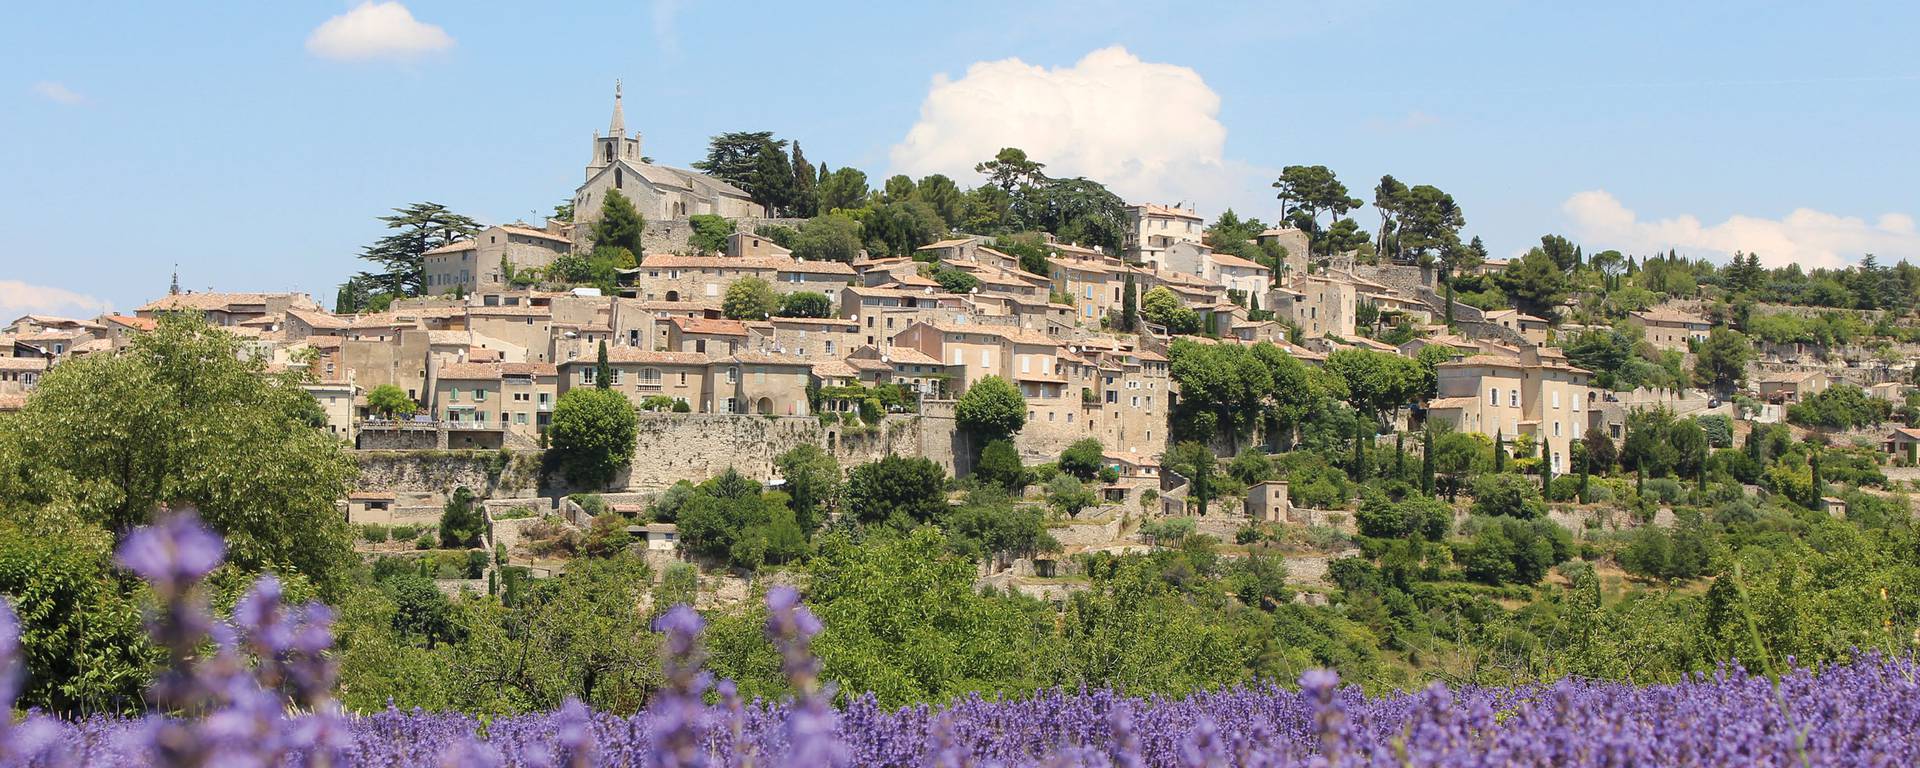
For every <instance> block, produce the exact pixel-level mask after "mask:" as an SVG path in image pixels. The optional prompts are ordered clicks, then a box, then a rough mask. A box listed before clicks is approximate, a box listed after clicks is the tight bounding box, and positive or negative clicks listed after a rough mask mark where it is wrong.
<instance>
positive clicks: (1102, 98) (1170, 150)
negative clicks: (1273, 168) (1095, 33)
mask: <svg viewBox="0 0 1920 768" xmlns="http://www.w3.org/2000/svg"><path fill="white" fill-rule="evenodd" d="M1219 114H1220V96H1219V94H1216V93H1214V91H1213V89H1212V88H1210V87H1208V86H1207V84H1206V82H1205V81H1204V80H1203V79H1201V77H1200V73H1198V72H1195V71H1193V70H1192V69H1189V68H1187V67H1182V66H1177V65H1173V64H1156V63H1152V62H1145V61H1141V60H1140V58H1139V57H1137V56H1134V55H1133V54H1132V53H1129V52H1128V51H1127V49H1125V48H1123V47H1120V46H1113V47H1109V48H1102V49H1100V50H1097V51H1094V52H1092V53H1089V54H1087V55H1086V56H1085V57H1084V58H1082V59H1080V61H1078V62H1076V63H1075V64H1074V65H1073V66H1070V67H1055V68H1051V69H1049V68H1047V67H1041V66H1035V65H1032V64H1027V63H1026V62H1023V61H1021V60H1019V59H1003V60H1000V61H984V62H979V63H976V64H974V65H972V66H970V67H968V68H967V72H966V74H965V75H963V76H961V77H960V78H959V79H957V80H955V79H949V78H948V77H947V76H946V75H944V74H942V75H936V76H935V77H934V78H933V84H932V87H931V88H930V89H929V91H928V92H927V98H926V101H924V102H922V103H921V105H920V120H919V122H917V123H915V124H914V126H913V128H912V129H910V130H909V131H908V132H907V135H906V138H905V139H903V140H901V142H900V143H899V144H896V145H894V147H893V149H892V156H891V160H892V163H893V171H894V172H895V173H905V174H907V175H910V176H921V175H924V174H929V173H944V174H947V175H949V176H952V177H954V178H955V179H956V180H958V181H960V182H961V183H963V184H968V183H971V182H972V181H973V180H975V179H977V178H978V177H977V175H976V174H975V173H974V170H973V167H974V165H975V164H977V163H979V162H980V161H982V160H986V159H988V158H991V157H993V155H994V153H996V152H998V151H1000V149H1001V148H1002V147H1019V148H1021V149H1023V150H1026V152H1027V156H1028V157H1030V158H1033V159H1034V160H1038V161H1040V162H1043V163H1046V164H1047V168H1046V173H1047V175H1049V176H1054V177H1072V176H1085V177H1087V178H1090V179H1093V180H1095V181H1099V182H1101V183H1103V184H1106V185H1107V187H1108V188H1109V189H1112V190H1113V191H1114V193H1115V194H1118V195H1120V196H1121V197H1123V198H1126V199H1127V200H1128V201H1129V202H1146V201H1154V202H1162V203H1171V202H1178V201H1182V200H1184V201H1186V202H1187V203H1188V204H1190V205H1191V204H1194V203H1196V202H1198V203H1202V204H1212V205H1218V204H1222V203H1225V202H1229V199H1230V198H1231V197H1233V196H1234V195H1235V194H1236V193H1239V192H1241V191H1242V188H1243V187H1246V186H1249V184H1248V183H1247V182H1248V177H1251V176H1255V175H1258V173H1260V172H1256V171H1255V170H1254V169H1250V168H1247V167H1245V166H1244V165H1242V164H1240V163H1236V162H1233V161H1229V160H1226V159H1224V158H1223V157H1222V150H1223V148H1224V147H1225V145H1226V140H1227V129H1226V127H1225V126H1223V125H1221V124H1220V119H1219ZM1261 186H1264V184H1262V185H1261ZM1214 210H1218V209H1217V208H1215V209H1214Z"/></svg>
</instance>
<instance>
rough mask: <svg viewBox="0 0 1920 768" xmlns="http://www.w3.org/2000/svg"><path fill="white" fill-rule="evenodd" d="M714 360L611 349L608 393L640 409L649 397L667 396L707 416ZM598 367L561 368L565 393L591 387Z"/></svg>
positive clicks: (585, 363) (574, 364)
mask: <svg viewBox="0 0 1920 768" xmlns="http://www.w3.org/2000/svg"><path fill="white" fill-rule="evenodd" d="M710 363H711V359H710V358H709V356H708V355H706V354H703V353H696V352H656V351H654V350H651V349H642V348H639V347H628V346H619V347H610V348H608V349H607V367H608V368H610V369H612V371H613V380H612V381H611V382H609V384H608V387H607V388H608V389H611V390H613V391H616V392H619V393H620V394H623V395H626V396H627V399H628V400H631V401H632V402H633V407H635V408H639V407H640V406H641V404H642V403H644V402H646V400H647V398H649V397H656V396H664V397H670V398H673V399H675V400H679V401H681V402H684V403H686V404H687V408H688V409H689V410H690V411H694V412H702V413H704V412H708V410H707V403H708V400H709V397H708V393H709V391H710V390H709V389H708V386H709V384H710V381H709V379H710V374H709V372H708V368H709V364H710ZM598 365H599V360H598V355H595V357H594V359H585V360H570V361H567V362H565V363H561V364H560V378H561V381H562V382H564V385H563V387H562V389H572V388H574V387H591V386H594V385H595V383H596V382H595V381H594V376H595V375H596V374H595V371H596V370H597V366H598Z"/></svg>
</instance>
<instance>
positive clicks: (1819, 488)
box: [1807, 446, 1827, 510]
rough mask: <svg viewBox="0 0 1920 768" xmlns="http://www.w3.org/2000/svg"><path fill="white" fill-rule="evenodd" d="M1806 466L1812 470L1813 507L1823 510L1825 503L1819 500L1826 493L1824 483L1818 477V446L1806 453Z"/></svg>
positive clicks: (1825, 506)
mask: <svg viewBox="0 0 1920 768" xmlns="http://www.w3.org/2000/svg"><path fill="white" fill-rule="evenodd" d="M1807 466H1808V467H1809V468H1810V469H1811V470H1812V471H1813V508H1814V509H1820V510H1824V509H1826V508H1827V503H1826V502H1824V501H1821V499H1823V498H1825V497H1826V495H1827V494H1826V483H1824V482H1822V481H1821V479H1820V449H1819V447H1817V446H1816V447H1815V448H1814V449H1813V451H1812V452H1810V453H1808V454H1807Z"/></svg>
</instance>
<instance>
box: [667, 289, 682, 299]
mask: <svg viewBox="0 0 1920 768" xmlns="http://www.w3.org/2000/svg"><path fill="white" fill-rule="evenodd" d="M679 300H680V292H679V291H667V301H679Z"/></svg>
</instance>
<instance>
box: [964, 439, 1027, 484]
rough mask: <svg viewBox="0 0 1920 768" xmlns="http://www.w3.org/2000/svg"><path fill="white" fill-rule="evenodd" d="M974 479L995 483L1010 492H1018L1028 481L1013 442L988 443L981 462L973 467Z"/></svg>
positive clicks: (982, 453) (981, 453)
mask: <svg viewBox="0 0 1920 768" xmlns="http://www.w3.org/2000/svg"><path fill="white" fill-rule="evenodd" d="M973 477H974V479H976V480H979V481H980V482H983V483H993V484H995V485H999V486H1001V487H1003V488H1006V489H1007V490H1009V491H1013V490H1018V489H1019V488H1020V485H1021V483H1024V482H1025V481H1026V472H1025V470H1024V469H1023V468H1022V467H1021V466H1020V452H1019V451H1017V450H1015V449H1014V447H1013V441H1011V440H995V441H993V442H990V443H987V447H986V448H984V449H982V450H981V451H980V462H979V463H978V464H975V465H974V467H973Z"/></svg>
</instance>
